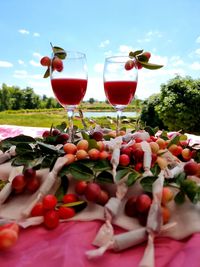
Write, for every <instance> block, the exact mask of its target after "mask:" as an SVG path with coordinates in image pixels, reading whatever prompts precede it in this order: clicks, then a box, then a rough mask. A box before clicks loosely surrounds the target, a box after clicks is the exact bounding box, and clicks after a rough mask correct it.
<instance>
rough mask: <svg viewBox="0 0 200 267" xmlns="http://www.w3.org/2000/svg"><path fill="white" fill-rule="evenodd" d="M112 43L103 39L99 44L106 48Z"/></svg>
mask: <svg viewBox="0 0 200 267" xmlns="http://www.w3.org/2000/svg"><path fill="white" fill-rule="evenodd" d="M109 44H110V41H109V40H105V41H102V42H101V43H100V45H99V47H101V48H104V47H106V46H108V45H109Z"/></svg>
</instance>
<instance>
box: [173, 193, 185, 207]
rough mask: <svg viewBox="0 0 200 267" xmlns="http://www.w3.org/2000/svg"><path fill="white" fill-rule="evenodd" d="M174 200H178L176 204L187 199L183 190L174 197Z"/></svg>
mask: <svg viewBox="0 0 200 267" xmlns="http://www.w3.org/2000/svg"><path fill="white" fill-rule="evenodd" d="M174 201H175V202H176V204H183V203H184V201H185V194H184V192H182V191H179V192H178V193H177V194H176V195H175V197H174Z"/></svg>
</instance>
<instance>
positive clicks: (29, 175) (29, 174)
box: [24, 168, 36, 179]
mask: <svg viewBox="0 0 200 267" xmlns="http://www.w3.org/2000/svg"><path fill="white" fill-rule="evenodd" d="M35 176H36V170H35V169H33V168H28V169H26V170H25V171H24V177H25V179H31V178H35Z"/></svg>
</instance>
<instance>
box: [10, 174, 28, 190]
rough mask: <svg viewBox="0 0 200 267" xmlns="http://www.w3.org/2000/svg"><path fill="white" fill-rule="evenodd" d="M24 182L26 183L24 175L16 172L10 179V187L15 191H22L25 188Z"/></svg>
mask: <svg viewBox="0 0 200 267" xmlns="http://www.w3.org/2000/svg"><path fill="white" fill-rule="evenodd" d="M26 183H27V181H26V179H25V177H24V175H23V174H18V175H16V176H15V177H14V179H13V180H12V188H13V189H14V190H15V191H16V192H22V191H23V190H24V189H25V186H26Z"/></svg>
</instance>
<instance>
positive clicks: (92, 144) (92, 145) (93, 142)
mask: <svg viewBox="0 0 200 267" xmlns="http://www.w3.org/2000/svg"><path fill="white" fill-rule="evenodd" d="M88 143H89V150H90V149H92V148H98V145H97V141H96V140H94V139H89V140H88Z"/></svg>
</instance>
